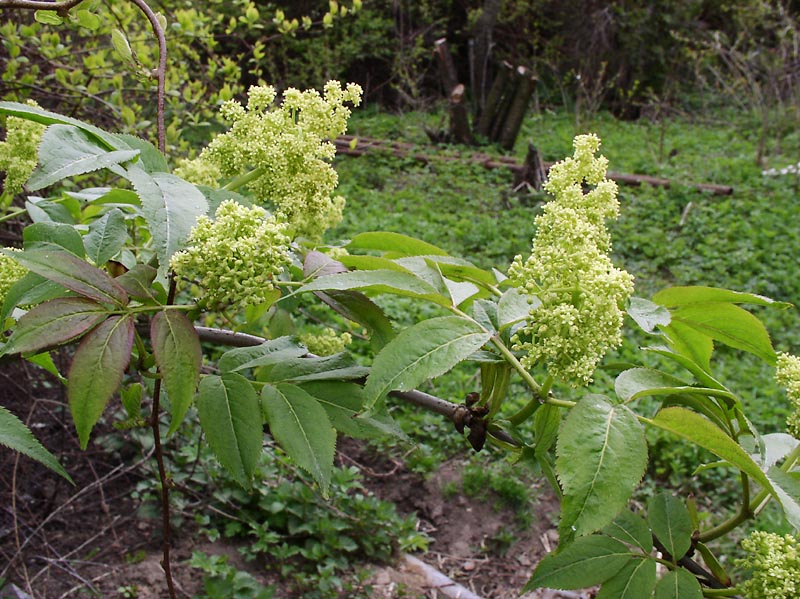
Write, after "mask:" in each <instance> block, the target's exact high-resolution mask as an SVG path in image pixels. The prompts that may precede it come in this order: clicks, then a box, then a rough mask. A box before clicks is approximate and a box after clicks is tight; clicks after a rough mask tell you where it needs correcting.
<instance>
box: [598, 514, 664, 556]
mask: <svg viewBox="0 0 800 599" xmlns="http://www.w3.org/2000/svg"><path fill="white" fill-rule="evenodd" d="M603 532H604V533H605V534H607V535H608V536H610V537H613V538H615V539H617V540H618V541H622V542H623V543H627V544H629V545H634V546H636V547H638V548H639V549H641V550H642V551H644V552H645V553H649V552H650V550H651V549H652V548H653V538H652V536H651V534H650V528H649V527H648V526H647V522H645V521H644V518H642V517H641V516H638V515H637V514H634V513H633V512H631V511H630V510H622V511H621V512H620V513H619V515H618V516H617V517H616V518H614V521H613V522H612V523H611V524H609V525H608V526H606V527H605V528H604V529H603Z"/></svg>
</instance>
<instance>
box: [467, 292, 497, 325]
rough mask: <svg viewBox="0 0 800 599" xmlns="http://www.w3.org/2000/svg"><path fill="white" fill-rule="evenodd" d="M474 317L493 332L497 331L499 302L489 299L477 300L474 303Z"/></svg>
mask: <svg viewBox="0 0 800 599" xmlns="http://www.w3.org/2000/svg"><path fill="white" fill-rule="evenodd" d="M472 318H474V319H475V322H477V323H478V324H479V325H481V326H482V327H483V328H484V329H486V330H487V331H491V332H492V334H494V333H495V332H497V327H498V325H497V304H496V303H494V302H490V301H488V300H480V299H479V300H477V301H475V302H474V303H473V304H472Z"/></svg>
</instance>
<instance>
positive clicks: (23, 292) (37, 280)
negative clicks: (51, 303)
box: [0, 272, 69, 322]
mask: <svg viewBox="0 0 800 599" xmlns="http://www.w3.org/2000/svg"><path fill="white" fill-rule="evenodd" d="M67 293H69V292H68V291H67V290H66V289H64V288H63V287H62V286H61V285H58V284H57V283H53V281H48V280H47V279H45V278H44V277H42V276H39V275H37V274H36V273H32V272H29V273H28V274H26V275H25V276H24V277H22V278H21V279H20V280H19V281H17V282H16V283H14V285H12V287H11V289H9V290H8V293H7V294H6V297H5V300H4V301H3V310H2V313H0V322H5V320H6V318H8V315H9V314H11V312H12V311H13V310H14V308H15V307H16V306H33V305H36V304H38V303H41V302H44V301H47V300H49V299H54V298H57V297H62V296H64V295H65V294H67Z"/></svg>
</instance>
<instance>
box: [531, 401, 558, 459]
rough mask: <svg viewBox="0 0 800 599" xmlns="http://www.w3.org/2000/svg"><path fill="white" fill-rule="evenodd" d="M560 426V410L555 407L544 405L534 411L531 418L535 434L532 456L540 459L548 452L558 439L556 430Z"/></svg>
mask: <svg viewBox="0 0 800 599" xmlns="http://www.w3.org/2000/svg"><path fill="white" fill-rule="evenodd" d="M560 425H561V409H560V408H559V407H557V406H554V405H550V404H545V405H543V406H541V407H540V408H539V409H538V410H536V414H535V415H534V417H533V431H534V434H535V439H536V441H535V447H536V449H535V450H534V455H535V456H536V457H537V458H542V457H544V456H545V454H547V452H548V451H550V448H551V447H553V445H554V444H555V442H556V440H557V439H558V429H559V427H560Z"/></svg>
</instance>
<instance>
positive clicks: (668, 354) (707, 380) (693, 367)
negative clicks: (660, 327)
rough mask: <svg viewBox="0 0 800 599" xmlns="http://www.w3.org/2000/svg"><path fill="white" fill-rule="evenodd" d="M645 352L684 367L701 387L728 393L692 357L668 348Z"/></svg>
mask: <svg viewBox="0 0 800 599" xmlns="http://www.w3.org/2000/svg"><path fill="white" fill-rule="evenodd" d="M642 349H643V350H644V351H648V352H652V353H654V354H658V355H659V356H663V357H665V358H667V359H669V360H672V361H673V362H676V363H678V364H680V365H681V366H683V367H684V368H685V369H686V370H688V371H689V372H691V373H692V374H693V375H694V378H695V379H697V381H698V382H699V383H700V384H701V385H705V386H706V387H710V388H712V389H719V390H720V391H727V390H728V389H727V388H726V387H725V385H723V384H722V383H720V382H719V381H718V380H717V379H715V378H714V377H712V376H711V375H710V374H709V373H708V372H707V371H706V370H704V369H703V368H701V367H700V366H699V365H698V364H697V363H696V362H694V360H692V359H691V358H690V357H687V356H685V355H683V354H679V353H676V352H674V351H672V350H671V349H669V348H667V347H643V348H642Z"/></svg>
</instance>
